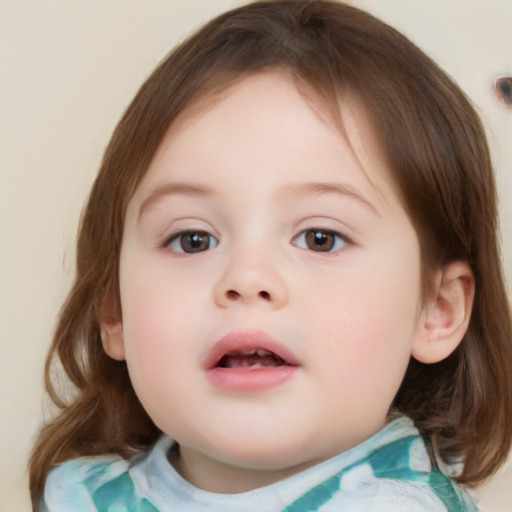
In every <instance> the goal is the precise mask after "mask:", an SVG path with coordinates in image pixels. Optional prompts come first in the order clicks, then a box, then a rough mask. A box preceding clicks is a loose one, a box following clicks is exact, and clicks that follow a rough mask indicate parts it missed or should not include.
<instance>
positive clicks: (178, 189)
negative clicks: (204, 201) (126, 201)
mask: <svg viewBox="0 0 512 512" xmlns="http://www.w3.org/2000/svg"><path fill="white" fill-rule="evenodd" d="M211 194H212V191H211V190H210V189H209V188H208V187H204V186H201V185H194V184H192V183H166V184H165V185H161V186H159V187H156V188H155V189H154V190H152V191H151V192H150V193H149V195H148V196H147V197H146V199H144V201H142V204H141V205H140V208H139V215H138V218H139V219H140V217H141V216H142V215H143V214H144V213H145V212H146V211H147V210H148V209H150V208H151V207H152V206H154V205H155V204H156V203H158V201H160V200H161V199H162V198H164V197H168V196H174V195H184V196H196V197H205V196H208V195H211Z"/></svg>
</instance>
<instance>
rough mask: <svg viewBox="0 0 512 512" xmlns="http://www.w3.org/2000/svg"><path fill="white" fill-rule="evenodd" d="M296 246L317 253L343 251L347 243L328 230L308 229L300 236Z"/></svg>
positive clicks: (337, 234)
mask: <svg viewBox="0 0 512 512" xmlns="http://www.w3.org/2000/svg"><path fill="white" fill-rule="evenodd" d="M295 244H296V245H297V246H298V247H300V248H301V249H309V250H310V251H315V252H332V251H336V250H339V249H342V248H343V247H345V245H346V241H345V239H344V238H343V236H342V235H340V234H339V233H336V232H335V231H329V230H326V229H307V230H306V231H303V232H302V233H300V234H299V236H298V237H297V238H296V240H295Z"/></svg>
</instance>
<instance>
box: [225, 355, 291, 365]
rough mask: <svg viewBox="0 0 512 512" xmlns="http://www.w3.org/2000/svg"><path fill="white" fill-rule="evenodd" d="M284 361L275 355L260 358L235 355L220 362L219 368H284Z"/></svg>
mask: <svg viewBox="0 0 512 512" xmlns="http://www.w3.org/2000/svg"><path fill="white" fill-rule="evenodd" d="M283 364H284V361H283V360H282V359H281V358H279V357H277V356H276V355H273V354H268V355H265V356H260V355H258V354H252V355H247V354H234V355H229V354H228V355H225V356H224V357H223V358H222V359H221V360H220V361H219V364H218V366H219V367H220V368H248V369H258V368H274V367H276V366H282V365H283Z"/></svg>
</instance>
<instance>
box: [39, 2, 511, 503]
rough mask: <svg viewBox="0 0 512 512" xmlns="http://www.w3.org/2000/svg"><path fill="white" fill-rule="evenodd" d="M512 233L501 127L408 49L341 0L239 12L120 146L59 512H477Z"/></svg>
mask: <svg viewBox="0 0 512 512" xmlns="http://www.w3.org/2000/svg"><path fill="white" fill-rule="evenodd" d="M496 232H497V215H496V198H495V186H494V178H493V174H492V170H491V164H490V159H489V153H488V149H487V146H486V143H485V137H484V133H483V130H482V127H481V125H480V122H479V120H478V118H477V116H476V114H475V112H474V110H473V109H472V107H471V106H470V105H469V103H468V101H467V99H466V98H465V96H464V95H463V94H462V92H461V91H460V90H459V89H458V88H457V87H456V86H455V85H454V84H453V82H452V81H451V80H450V79H449V78H448V77H447V76H446V75H445V74H444V73H443V72H442V71H441V70H440V69H439V68H438V67H437V66H436V64H435V63H434V62H432V61H431V60H430V59H429V58H428V57H426V56H425V55H424V54H423V53H422V52H421V51H420V50H419V49H418V48H416V47H415V46H414V45H413V44H412V43H411V42H410V41H408V40H407V39H406V38H405V37H404V36H402V35H400V34H399V33H397V32H396V31H395V30H393V29H392V28H390V27H389V26H387V25H385V24H383V23H382V22H380V21H378V20H376V19H375V18H373V17H372V16H370V15H368V14H366V13H364V12H362V11H360V10H358V9H355V8H353V7H350V6H348V5H344V4H342V3H336V2H329V1H326V2H324V1H312V2H309V1H286V0H285V1H271V2H268V1H267V2H259V3H254V4H250V5H248V6H246V7H242V8H240V9H236V10H234V11H231V12H229V13H227V14H224V15H222V16H220V17H219V18H217V19H215V20H214V21H212V22H211V23H210V24H208V25H207V26H205V27H204V28H203V29H202V30H200V31H199V32H198V33H197V34H196V35H194V36H192V37H191V38H190V39H189V40H188V41H186V42H185V43H183V44H182V45H181V46H180V47H178V48H177V49H176V50H175V51H174V52H173V53H172V54H171V55H170V56H169V57H168V58H166V59H165V60H164V62H163V63H162V64H161V65H160V66H159V67H158V68H157V69H156V71H155V72H154V73H153V74H152V75H151V76H150V78H149V79H148V80H147V81H146V83H145V84H144V85H143V86H142V88H141V89H140V91H139V92H138V94H137V95H136V97H135V99H134V101H133V102H132V104H131V105H130V107H129V108H128V110H127V112H126V113H125V115H124V116H123V118H122V120H121V122H120V123H119V125H118V127H117V129H116V130H115V132H114V135H113V137H112V140H111V142H110V145H109V146H108V148H107V150H106V153H105V157H104V161H103V164H102V167H101V169H100V172H99V175H98V177H97V179H96V182H95V184H94V186H93V189H92V192H91V195H90V197H89V200H88V204H87V206H86V209H85V212H84V216H83V219H82V224H81V227H80V234H79V239H78V247H77V277H76V281H75V284H74V287H73V289H72V291H71V293H70V295H69V298H68V300H67V302H66V304H65V305H64V308H63V310H62V313H61V316H60V322H59V324H58V327H57V330H56V333H55V338H54V342H53V345H52V348H51V351H50V354H49V358H48V363H47V368H46V375H47V385H48V391H49V393H50V396H51V398H52V399H53V401H54V402H55V403H56V404H57V405H58V406H59V407H60V408H61V412H60V414H59V415H58V416H57V417H56V418H55V419H53V421H52V422H50V423H49V424H48V425H47V426H46V427H45V428H44V429H43V430H42V432H41V434H40V437H39V439H38V441H37V444H36V446H35V448H34V451H33V454H32V459H31V492H32V499H33V504H34V508H35V510H47V511H51V512H57V511H59V512H60V511H66V512H67V511H74V512H81V511H94V510H98V511H102V512H107V511H111V512H112V511H113V510H116V511H117V510H130V511H146V512H149V511H151V512H153V511H178V510H179V511H185V510H187V511H197V510H211V511H233V512H234V511H236V512H239V511H241V510H244V511H246V510H254V511H259V512H262V511H280V510H286V511H306V510H311V511H313V510H314V511H316V510H318V511H320V510H321V511H338V510H339V511H341V510H343V511H365V512H367V511H394V512H395V511H407V512H413V511H428V512H432V511H450V512H454V511H473V510H477V507H476V505H475V504H474V502H473V500H472V499H471V497H470V496H469V494H468V493H467V492H466V490H465V486H471V485H475V484H477V483H479V482H481V481H483V480H484V479H486V478H488V477H489V476H490V475H492V474H493V472H495V471H496V469H497V468H498V467H499V466H500V465H501V464H502V463H503V461H504V460H505V458H506V456H507V453H508V450H509V448H510V445H511V437H512V417H511V415H512V402H511V401H512V375H511V372H510V367H511V364H512V347H511V337H512V335H511V333H512V328H511V321H510V316H509V312H508V307H507V301H506V295H505V290H504V284H503V278H502V274H501V270H500V263H499V252H498V243H497V234H496ZM56 359H58V360H60V362H61V363H62V366H63V368H64V370H65V372H66V374H67V376H68V377H69V379H70V381H71V382H72V383H73V385H74V386H75V388H76V393H75V395H74V396H73V398H72V400H70V401H69V402H67V401H66V400H64V399H63V398H62V396H61V394H59V392H58V391H57V390H56V388H55V387H54V385H53V384H52V381H51V375H52V373H53V372H52V369H53V364H52V363H53V362H54V361H55V360H56Z"/></svg>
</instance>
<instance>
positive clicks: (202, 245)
mask: <svg viewBox="0 0 512 512" xmlns="http://www.w3.org/2000/svg"><path fill="white" fill-rule="evenodd" d="M167 246H168V247H169V248H170V249H172V250H173V251H176V252H183V253H187V254H193V253H196V252H203V251H207V250H208V249H213V248H214V247H216V246H217V240H215V238H213V236H212V235H210V234H209V233H207V232H206V231H182V232H180V233H176V234H175V235H173V236H172V237H171V239H170V240H169V242H168V244H167Z"/></svg>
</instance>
